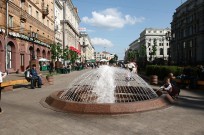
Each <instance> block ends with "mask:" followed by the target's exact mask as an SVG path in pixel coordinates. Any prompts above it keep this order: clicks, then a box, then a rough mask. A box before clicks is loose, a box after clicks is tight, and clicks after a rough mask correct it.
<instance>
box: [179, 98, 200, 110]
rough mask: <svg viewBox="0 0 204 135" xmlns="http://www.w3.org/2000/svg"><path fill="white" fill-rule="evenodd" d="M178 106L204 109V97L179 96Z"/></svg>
mask: <svg viewBox="0 0 204 135" xmlns="http://www.w3.org/2000/svg"><path fill="white" fill-rule="evenodd" d="M175 105H176V106H179V107H184V108H189V109H198V110H202V111H204V98H203V97H194V96H179V99H178V101H177V104H175Z"/></svg>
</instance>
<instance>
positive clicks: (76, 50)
mask: <svg viewBox="0 0 204 135" xmlns="http://www.w3.org/2000/svg"><path fill="white" fill-rule="evenodd" d="M69 49H70V50H71V51H74V52H76V53H78V54H81V51H80V50H78V49H76V48H75V47H74V46H70V47H69Z"/></svg>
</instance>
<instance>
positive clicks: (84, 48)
mask: <svg viewBox="0 0 204 135" xmlns="http://www.w3.org/2000/svg"><path fill="white" fill-rule="evenodd" d="M87 46H88V45H85V43H84V42H83V45H82V47H83V52H84V53H85V62H86V47H87Z"/></svg>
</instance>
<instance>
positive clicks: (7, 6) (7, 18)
mask: <svg viewBox="0 0 204 135" xmlns="http://www.w3.org/2000/svg"><path fill="white" fill-rule="evenodd" d="M8 8H9V0H6V36H5V71H6V72H7V70H8V69H7V63H8V58H7V57H8V56H7V42H8V39H7V38H8V27H9V26H8V23H9V12H8Z"/></svg>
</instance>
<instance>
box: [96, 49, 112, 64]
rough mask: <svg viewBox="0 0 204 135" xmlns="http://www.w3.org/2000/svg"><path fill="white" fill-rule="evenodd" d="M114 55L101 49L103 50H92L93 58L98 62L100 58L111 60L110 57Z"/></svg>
mask: <svg viewBox="0 0 204 135" xmlns="http://www.w3.org/2000/svg"><path fill="white" fill-rule="evenodd" d="M114 55H115V54H111V53H109V52H106V51H103V52H94V57H95V60H96V61H97V62H99V61H100V60H102V59H106V60H108V61H109V60H111V59H112V58H114Z"/></svg>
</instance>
